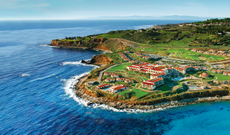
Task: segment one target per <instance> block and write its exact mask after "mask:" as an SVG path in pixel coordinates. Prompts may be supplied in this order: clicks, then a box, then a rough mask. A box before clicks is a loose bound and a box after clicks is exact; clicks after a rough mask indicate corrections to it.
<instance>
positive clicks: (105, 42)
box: [51, 38, 129, 52]
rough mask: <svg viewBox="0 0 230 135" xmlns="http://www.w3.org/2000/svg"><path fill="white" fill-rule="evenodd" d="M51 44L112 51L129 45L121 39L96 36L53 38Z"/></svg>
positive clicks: (123, 48) (120, 49)
mask: <svg viewBox="0 0 230 135" xmlns="http://www.w3.org/2000/svg"><path fill="white" fill-rule="evenodd" d="M51 45H52V46H60V47H69V48H83V49H96V50H105V51H112V52H116V51H122V50H125V49H127V48H128V47H129V46H127V45H125V44H124V43H123V42H121V41H120V40H118V39H112V38H109V39H107V38H95V39H91V40H88V41H83V40H81V41H74V40H52V41H51Z"/></svg>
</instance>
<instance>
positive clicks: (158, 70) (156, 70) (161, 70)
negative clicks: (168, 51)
mask: <svg viewBox="0 0 230 135" xmlns="http://www.w3.org/2000/svg"><path fill="white" fill-rule="evenodd" d="M163 72H165V73H167V72H168V71H167V69H159V68H152V69H150V73H151V74H159V73H163Z"/></svg>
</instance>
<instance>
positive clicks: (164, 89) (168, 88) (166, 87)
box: [157, 85, 172, 91]
mask: <svg viewBox="0 0 230 135" xmlns="http://www.w3.org/2000/svg"><path fill="white" fill-rule="evenodd" d="M157 90H162V91H168V90H172V87H170V86H167V85H165V86H162V87H159V88H157Z"/></svg>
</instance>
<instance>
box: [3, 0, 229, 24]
mask: <svg viewBox="0 0 230 135" xmlns="http://www.w3.org/2000/svg"><path fill="white" fill-rule="evenodd" d="M229 5H230V0H0V20H6V19H7V20H8V19H10V20H12V19H16V20H18V19H19V20H20V19H23V20H24V19H27V20H33V19H82V18H89V17H98V16H134V15H138V16H170V15H187V16H200V17H229V16H230V8H229Z"/></svg>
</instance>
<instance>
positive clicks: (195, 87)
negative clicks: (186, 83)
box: [189, 86, 198, 90]
mask: <svg viewBox="0 0 230 135" xmlns="http://www.w3.org/2000/svg"><path fill="white" fill-rule="evenodd" d="M189 89H193V90H196V89H198V87H197V86H190V87H189Z"/></svg>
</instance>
